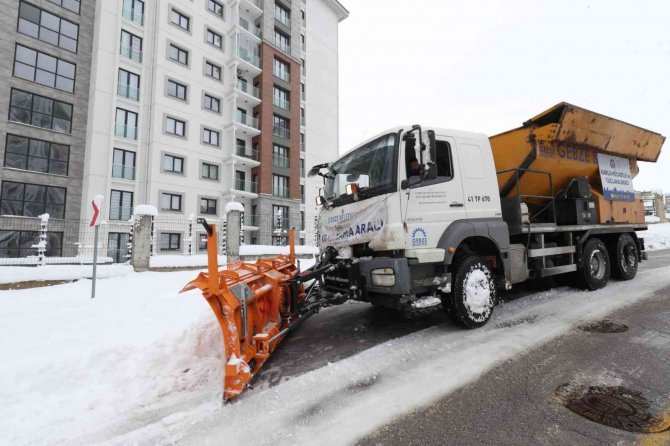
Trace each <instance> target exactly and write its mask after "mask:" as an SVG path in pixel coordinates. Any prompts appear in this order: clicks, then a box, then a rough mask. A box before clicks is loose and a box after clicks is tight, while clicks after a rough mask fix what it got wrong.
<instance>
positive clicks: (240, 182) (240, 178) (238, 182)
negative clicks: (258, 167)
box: [235, 170, 247, 191]
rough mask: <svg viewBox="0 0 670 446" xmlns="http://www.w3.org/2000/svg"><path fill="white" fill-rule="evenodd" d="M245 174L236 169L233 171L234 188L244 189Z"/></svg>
mask: <svg viewBox="0 0 670 446" xmlns="http://www.w3.org/2000/svg"><path fill="white" fill-rule="evenodd" d="M246 179H247V174H246V173H245V172H244V171H241V170H236V171H235V190H242V191H245V190H247V188H246V187H245V185H246V182H247V181H246Z"/></svg>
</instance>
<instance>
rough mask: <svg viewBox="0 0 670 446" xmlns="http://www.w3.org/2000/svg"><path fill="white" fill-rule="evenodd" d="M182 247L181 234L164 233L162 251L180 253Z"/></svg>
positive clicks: (161, 243)
mask: <svg viewBox="0 0 670 446" xmlns="http://www.w3.org/2000/svg"><path fill="white" fill-rule="evenodd" d="M180 247H181V234H179V233H173V232H162V233H161V242H160V248H161V251H179V249H180Z"/></svg>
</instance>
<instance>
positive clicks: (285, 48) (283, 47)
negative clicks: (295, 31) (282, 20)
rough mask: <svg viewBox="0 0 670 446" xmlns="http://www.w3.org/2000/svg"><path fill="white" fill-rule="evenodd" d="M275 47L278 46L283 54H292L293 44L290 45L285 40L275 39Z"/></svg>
mask: <svg viewBox="0 0 670 446" xmlns="http://www.w3.org/2000/svg"><path fill="white" fill-rule="evenodd" d="M275 45H276V46H277V48H279V49H280V50H282V51H283V52H285V53H287V54H290V53H291V44H290V43H288V42H287V41H286V40H284V39H275Z"/></svg>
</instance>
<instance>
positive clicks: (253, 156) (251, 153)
mask: <svg viewBox="0 0 670 446" xmlns="http://www.w3.org/2000/svg"><path fill="white" fill-rule="evenodd" d="M235 153H236V154H237V156H243V157H244V158H249V159H250V160H254V161H258V150H256V149H252V148H249V147H245V146H240V145H237V146H235Z"/></svg>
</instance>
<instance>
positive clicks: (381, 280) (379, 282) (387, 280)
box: [370, 268, 395, 287]
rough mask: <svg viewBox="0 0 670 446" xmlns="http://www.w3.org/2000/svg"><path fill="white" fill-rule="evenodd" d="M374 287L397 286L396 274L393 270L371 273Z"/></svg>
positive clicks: (384, 269)
mask: <svg viewBox="0 0 670 446" xmlns="http://www.w3.org/2000/svg"><path fill="white" fill-rule="evenodd" d="M370 278H371V279H372V286H385V287H389V286H393V285H395V272H394V271H393V268H378V269H373V270H372V271H370Z"/></svg>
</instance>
